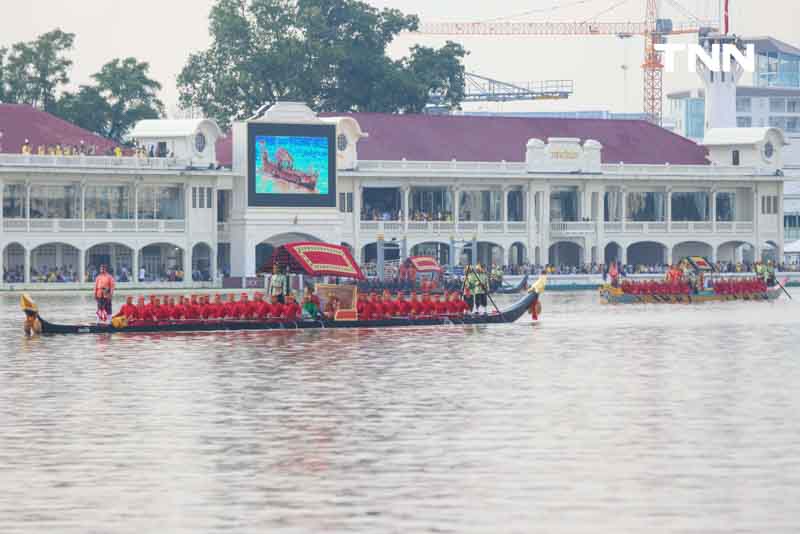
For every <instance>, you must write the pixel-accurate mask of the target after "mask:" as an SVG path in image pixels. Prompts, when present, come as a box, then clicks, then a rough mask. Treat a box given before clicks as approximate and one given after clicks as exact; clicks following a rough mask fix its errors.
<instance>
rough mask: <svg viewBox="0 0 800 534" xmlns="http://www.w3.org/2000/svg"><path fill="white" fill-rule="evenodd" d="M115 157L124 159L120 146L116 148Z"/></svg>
mask: <svg viewBox="0 0 800 534" xmlns="http://www.w3.org/2000/svg"><path fill="white" fill-rule="evenodd" d="M114 157H117V158H121V157H122V149H121V148H120V147H118V146H115V147H114Z"/></svg>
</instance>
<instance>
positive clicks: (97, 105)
mask: <svg viewBox="0 0 800 534" xmlns="http://www.w3.org/2000/svg"><path fill="white" fill-rule="evenodd" d="M55 114H56V115H58V116H59V117H61V118H62V119H64V120H66V121H69V122H71V123H73V124H76V125H78V126H80V127H81V128H84V129H86V130H89V131H90V132H94V133H96V134H99V135H103V136H105V135H107V133H108V130H109V120H110V119H109V118H110V116H111V106H110V105H109V104H108V102H107V101H106V99H105V98H103V95H101V94H100V91H99V90H98V89H97V87H91V86H87V85H83V86H81V87H80V89H79V90H78V91H77V92H76V93H69V92H65V93H63V94H62V95H61V98H59V99H58V105H57V106H56V110H55Z"/></svg>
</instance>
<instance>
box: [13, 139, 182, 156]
mask: <svg viewBox="0 0 800 534" xmlns="http://www.w3.org/2000/svg"><path fill="white" fill-rule="evenodd" d="M20 153H21V154H23V155H29V156H100V155H103V156H115V157H118V158H121V157H122V156H131V157H136V158H166V157H170V158H174V157H175V154H174V153H173V152H166V150H165V149H162V150H159V148H158V147H156V146H155V145H150V146H149V147H145V146H143V145H136V146H134V147H133V148H130V149H124V150H123V148H122V147H120V146H115V147H109V148H108V149H107V150H106V151H105V153H103V154H101V153H100V150H99V149H98V147H97V145H87V144H86V143H84V141H83V140H81V141H80V143H79V144H77V145H75V144H68V143H64V144H62V143H55V144H46V145H42V144H40V145H36V146H35V147H34V146H33V145H32V144H31V142H30V140H28V139H25V142H23V143H22V146H21V147H20Z"/></svg>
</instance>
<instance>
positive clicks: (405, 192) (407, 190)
mask: <svg viewBox="0 0 800 534" xmlns="http://www.w3.org/2000/svg"><path fill="white" fill-rule="evenodd" d="M401 190H402V192H403V231H404V232H405V230H407V229H408V215H409V206H408V203H409V200H410V198H411V187H410V186H407V185H405V186H403V188H402V189H401Z"/></svg>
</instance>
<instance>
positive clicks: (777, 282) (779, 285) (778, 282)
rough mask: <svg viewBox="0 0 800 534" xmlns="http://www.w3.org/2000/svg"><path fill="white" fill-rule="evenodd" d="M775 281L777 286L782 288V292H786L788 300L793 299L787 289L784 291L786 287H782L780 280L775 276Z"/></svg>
mask: <svg viewBox="0 0 800 534" xmlns="http://www.w3.org/2000/svg"><path fill="white" fill-rule="evenodd" d="M775 283H776V284H778V287H779V288H781V289H783V292H784V293H786V296H787V297H789V300H794V299H793V298H792V296H791V295H790V294H789V292H788V291H786V288H785V287H783V284H781V281H780V280H778V279H777V278H775Z"/></svg>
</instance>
